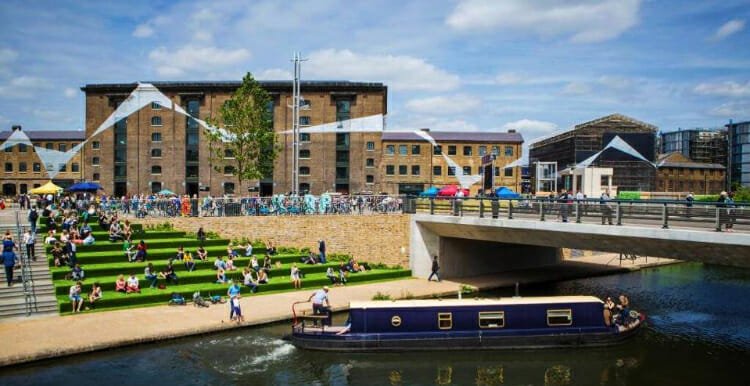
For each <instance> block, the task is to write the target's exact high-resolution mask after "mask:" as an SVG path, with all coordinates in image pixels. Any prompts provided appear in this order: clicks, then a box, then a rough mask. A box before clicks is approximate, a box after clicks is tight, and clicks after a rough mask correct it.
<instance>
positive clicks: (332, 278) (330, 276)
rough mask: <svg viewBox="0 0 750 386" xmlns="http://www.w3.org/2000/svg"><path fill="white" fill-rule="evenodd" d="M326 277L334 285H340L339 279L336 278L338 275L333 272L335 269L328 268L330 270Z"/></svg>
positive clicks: (327, 270) (327, 271)
mask: <svg viewBox="0 0 750 386" xmlns="http://www.w3.org/2000/svg"><path fill="white" fill-rule="evenodd" d="M326 277H327V278H328V280H330V281H331V284H332V285H336V284H338V279H337V278H336V274H335V273H334V272H333V267H328V269H326Z"/></svg>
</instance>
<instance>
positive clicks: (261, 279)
mask: <svg viewBox="0 0 750 386" xmlns="http://www.w3.org/2000/svg"><path fill="white" fill-rule="evenodd" d="M257 282H258V284H268V273H266V270H265V269H261V270H260V271H258V280H257Z"/></svg>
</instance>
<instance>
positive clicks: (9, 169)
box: [5, 162, 13, 173]
mask: <svg viewBox="0 0 750 386" xmlns="http://www.w3.org/2000/svg"><path fill="white" fill-rule="evenodd" d="M12 171H13V163H12V162H6V163H5V172H7V173H10V172H12Z"/></svg>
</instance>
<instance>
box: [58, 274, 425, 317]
mask: <svg viewBox="0 0 750 386" xmlns="http://www.w3.org/2000/svg"><path fill="white" fill-rule="evenodd" d="M409 276H411V271H410V270H405V269H376V270H372V271H367V272H362V273H358V274H353V275H351V276H350V277H349V283H364V282H369V281H380V280H385V279H396V278H403V277H409ZM160 282H162V281H161V280H160ZM327 284H330V281H329V280H328V278H326V277H325V274H324V273H319V274H311V275H308V276H307V277H306V278H305V279H303V280H302V286H303V288H302V289H301V290H297V291H299V292H300V294H301V298H305V297H306V296H308V294H309V293H311V291H313V290H315V289H318V288H319V287H321V286H323V285H327ZM71 285H72V284H71ZM141 287H145V288H142V289H141V293H140V294H127V295H126V294H123V293H117V292H115V291H114V288H113V287H111V288H107V287H102V289H103V290H104V296H103V298H102V300H100V301H99V302H97V305H96V307H97V309H98V310H102V309H108V308H119V307H137V306H146V305H162V304H164V305H166V304H167V302H168V301H169V299H170V297H171V294H172V293H173V292H177V293H180V294H181V295H182V296H184V297H185V300H187V301H190V300H192V297H193V293H194V292H195V291H200V292H201V295H202V296H203V297H204V298H206V297H208V295H209V294H211V295H221V296H223V297H226V293H227V288H228V285H226V284H215V283H196V284H181V285H167V288H166V289H163V290H160V289H150V288H148V283H145V285H144V283H143V281H141ZM68 288H70V286H68ZM293 290H294V289H293V285H292V283H291V281H290V280H289V277H288V276H285V277H282V276H279V277H278V278H272V279H271V282H270V283H268V284H263V285H261V286H260V287H259V289H258V292H257V293H256V294H252V295H251V294H250V289H249V288H247V287H245V286H242V290H241V292H242V293H243V294H245V296H258V295H262V294H263V293H267V292H275V291H293ZM67 293H68V291H67V290H66V291H65V294H62V295H58V296H57V301H58V305H59V309H60V312H61V313H67V312H70V311H71V305H70V299H68V295H67ZM82 296H83V298H84V299H86V297H87V292H86V291H84V292H83V293H82ZM289 306H290V307H291V304H290V305H289ZM246 311H250V312H252V310H246Z"/></svg>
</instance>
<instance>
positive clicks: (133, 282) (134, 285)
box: [126, 273, 141, 294]
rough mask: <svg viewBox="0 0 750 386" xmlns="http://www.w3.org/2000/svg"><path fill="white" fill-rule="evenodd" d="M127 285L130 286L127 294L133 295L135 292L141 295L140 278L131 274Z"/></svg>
mask: <svg viewBox="0 0 750 386" xmlns="http://www.w3.org/2000/svg"><path fill="white" fill-rule="evenodd" d="M127 285H128V287H127V289H126V293H129V294H130V293H133V292H137V293H141V287H140V285H139V283H138V278H137V277H135V274H134V273H131V274H130V277H129V278H128V282H127Z"/></svg>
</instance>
